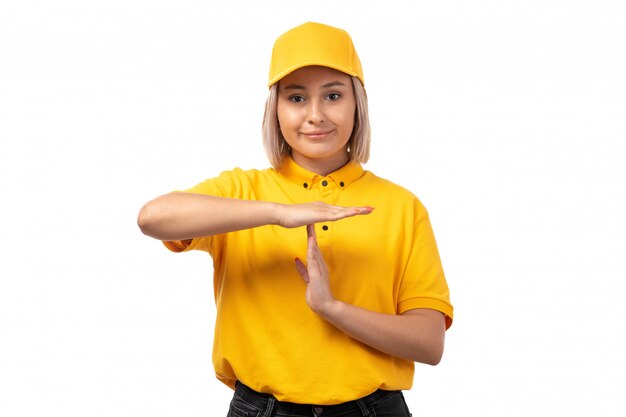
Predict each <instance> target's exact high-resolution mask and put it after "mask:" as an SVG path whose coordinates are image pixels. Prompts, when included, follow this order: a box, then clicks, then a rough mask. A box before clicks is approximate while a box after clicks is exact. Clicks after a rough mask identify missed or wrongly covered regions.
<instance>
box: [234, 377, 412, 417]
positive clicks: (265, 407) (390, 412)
mask: <svg viewBox="0 0 626 417" xmlns="http://www.w3.org/2000/svg"><path fill="white" fill-rule="evenodd" d="M270 416H271V417H339V416H340V417H411V413H410V412H409V409H408V407H407V405H406V401H405V400H404V395H402V391H384V390H381V389H379V390H378V391H375V392H373V393H372V394H370V395H368V396H366V397H363V398H359V399H358V400H354V401H348V402H346V403H341V404H337V405H314V404H296V403H290V402H285V401H278V400H276V398H274V397H273V396H272V395H269V394H262V393H258V392H256V391H253V390H252V389H250V388H249V387H247V386H245V385H244V384H242V383H241V382H239V381H237V387H236V389H235V395H234V396H233V399H232V401H231V402H230V409H229V410H228V414H227V416H226V417H270Z"/></svg>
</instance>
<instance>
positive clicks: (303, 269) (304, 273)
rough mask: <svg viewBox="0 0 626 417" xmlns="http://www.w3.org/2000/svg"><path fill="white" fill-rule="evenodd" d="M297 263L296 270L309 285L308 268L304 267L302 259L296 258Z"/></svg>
mask: <svg viewBox="0 0 626 417" xmlns="http://www.w3.org/2000/svg"><path fill="white" fill-rule="evenodd" d="M295 262H296V270H297V271H298V273H299V274H300V276H301V277H302V280H303V281H304V282H305V283H306V284H308V283H309V271H308V270H307V268H306V265H304V264H303V263H302V261H301V260H300V258H296V259H295Z"/></svg>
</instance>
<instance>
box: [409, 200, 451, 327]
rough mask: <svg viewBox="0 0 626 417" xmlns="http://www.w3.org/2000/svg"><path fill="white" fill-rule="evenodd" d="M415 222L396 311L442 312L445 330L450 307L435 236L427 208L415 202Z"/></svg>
mask: <svg viewBox="0 0 626 417" xmlns="http://www.w3.org/2000/svg"><path fill="white" fill-rule="evenodd" d="M415 217H416V221H415V224H414V228H413V236H412V243H411V250H410V252H409V255H408V262H407V265H406V268H405V270H404V274H403V276H402V281H401V283H400V291H399V297H398V314H402V313H404V312H406V311H408V310H412V309H415V308H430V309H433V310H437V311H440V312H441V313H443V314H444V315H445V320H446V329H448V328H449V327H450V326H451V325H452V320H453V307H452V304H451V303H450V292H449V289H448V283H447V281H446V277H445V274H444V272H443V267H442V265H441V259H440V257H439V250H438V249H437V243H436V241H435V235H434V233H433V230H432V226H431V224H430V218H429V215H428V211H427V210H426V208H425V207H424V206H423V205H422V204H421V203H420V202H419V201H416V203H415Z"/></svg>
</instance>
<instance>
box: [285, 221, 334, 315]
mask: <svg viewBox="0 0 626 417" xmlns="http://www.w3.org/2000/svg"><path fill="white" fill-rule="evenodd" d="M306 233H307V252H306V262H307V264H306V265H304V263H303V262H302V261H301V260H300V259H299V258H296V260H295V261H296V269H297V270H298V273H299V274H300V276H301V277H302V279H303V280H304V282H305V283H306V284H307V287H306V303H307V304H308V305H309V307H311V310H313V311H315V312H316V313H317V314H319V315H321V316H324V314H325V313H326V311H328V309H330V308H331V307H332V305H333V304H334V303H335V301H336V300H335V297H333V294H332V292H331V290H330V283H329V279H328V267H327V266H326V261H324V257H323V256H322V252H321V251H320V248H319V246H317V238H316V235H315V226H314V225H313V224H309V225H308V226H307V227H306Z"/></svg>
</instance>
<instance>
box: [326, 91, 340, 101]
mask: <svg viewBox="0 0 626 417" xmlns="http://www.w3.org/2000/svg"><path fill="white" fill-rule="evenodd" d="M326 97H327V98H328V99H329V100H330V101H335V100H339V98H340V97H341V94H339V93H329V94H328V95H327V96H326Z"/></svg>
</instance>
